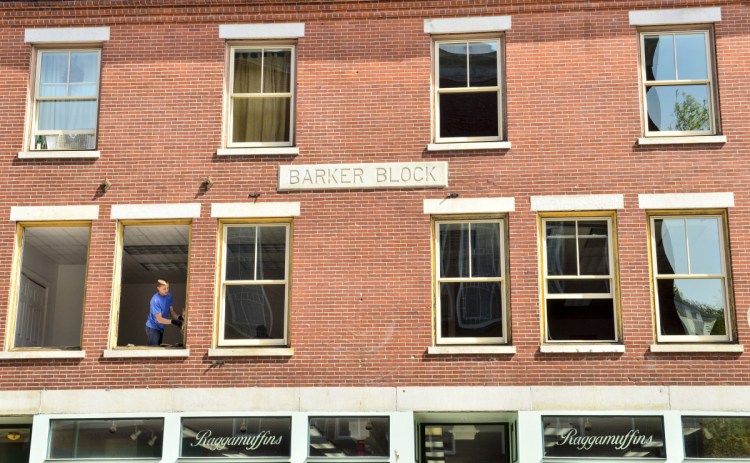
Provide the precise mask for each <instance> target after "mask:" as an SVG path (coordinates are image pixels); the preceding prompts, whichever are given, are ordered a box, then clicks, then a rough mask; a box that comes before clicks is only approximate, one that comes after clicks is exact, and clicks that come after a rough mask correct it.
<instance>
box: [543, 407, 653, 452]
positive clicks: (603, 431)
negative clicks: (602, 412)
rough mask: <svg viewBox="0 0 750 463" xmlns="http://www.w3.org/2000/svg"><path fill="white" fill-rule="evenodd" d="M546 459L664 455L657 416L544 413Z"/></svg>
mask: <svg viewBox="0 0 750 463" xmlns="http://www.w3.org/2000/svg"><path fill="white" fill-rule="evenodd" d="M542 425H543V429H544V456H545V458H558V457H560V458H571V457H574V458H651V459H653V458H666V457H667V452H666V449H665V447H664V420H663V418H662V417H660V416H544V417H542Z"/></svg>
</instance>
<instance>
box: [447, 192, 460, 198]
mask: <svg viewBox="0 0 750 463" xmlns="http://www.w3.org/2000/svg"><path fill="white" fill-rule="evenodd" d="M458 197H459V194H458V193H456V192H455V191H454V192H452V193H448V194H447V195H446V198H450V199H454V198H458Z"/></svg>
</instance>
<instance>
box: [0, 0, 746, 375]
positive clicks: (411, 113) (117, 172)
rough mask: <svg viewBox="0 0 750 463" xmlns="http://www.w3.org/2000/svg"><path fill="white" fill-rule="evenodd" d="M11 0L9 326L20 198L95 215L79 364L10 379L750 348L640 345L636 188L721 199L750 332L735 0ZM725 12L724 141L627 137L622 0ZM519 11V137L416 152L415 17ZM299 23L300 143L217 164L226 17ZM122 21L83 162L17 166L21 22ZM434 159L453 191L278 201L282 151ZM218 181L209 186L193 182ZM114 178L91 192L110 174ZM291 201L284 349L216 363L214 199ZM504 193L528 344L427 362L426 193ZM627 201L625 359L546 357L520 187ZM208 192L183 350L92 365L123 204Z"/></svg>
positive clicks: (352, 369) (708, 370)
mask: <svg viewBox="0 0 750 463" xmlns="http://www.w3.org/2000/svg"><path fill="white" fill-rule="evenodd" d="M201 3H202V2H197V1H188V0H185V1H181V2H177V1H175V2H156V3H154V2H142V1H121V2H106V4H105V5H100V4H99V2H92V1H89V2H12V3H3V4H2V5H0V76H2V77H1V78H0V94H2V98H1V99H0V115H1V121H0V163H1V164H0V166H1V167H0V169H2V170H1V172H2V174H3V175H2V178H3V179H4V182H3V188H2V195H1V196H0V262H2V263H3V264H2V265H0V340H1V341H4V340H5V332H6V326H7V310H8V301H9V282H10V281H11V265H10V263H11V261H12V258H13V252H14V237H15V224H14V223H11V222H9V221H8V217H9V210H10V207H11V206H26V205H81V204H98V205H100V217H101V220H97V221H95V222H94V224H93V227H92V241H91V257H90V260H89V266H88V282H89V285H88V288H87V291H86V307H85V313H84V342H83V347H84V349H85V351H86V358H85V359H84V360H54V361H50V360H15V361H10V360H2V361H0V388H2V389H6V390H11V389H40V388H47V389H50V388H61V389H68V388H105V387H111V388H128V387H145V386H149V387H214V386H216V387H219V386H227V385H230V384H231V385H243V386H334V385H343V386H394V385H457V384H466V385H525V384H533V385H552V384H555V385H569V384H602V385H604V384H606V385H627V384H696V385H710V384H750V354H741V355H740V354H696V353H691V354H688V353H683V354H664V353H658V354H657V353H650V352H649V345H650V344H652V343H653V342H654V328H653V322H652V309H651V299H650V294H649V269H648V258H647V253H648V251H647V236H646V222H647V220H646V214H645V211H643V210H641V209H639V208H638V202H637V195H638V194H639V193H681V192H716V191H729V192H734V195H735V202H736V207H734V208H731V210H730V211H729V232H730V238H731V241H730V246H731V257H732V272H733V275H734V300H735V303H736V304H735V305H736V307H737V320H736V325H737V331H738V334H739V342H740V343H746V342H747V340H748V338H749V337H750V327H749V326H748V319H747V315H746V312H747V309H748V307H750V285H748V281H749V279H750V254H749V253H748V251H747V246H746V244H747V242H748V240H749V239H750V226H749V225H748V223H749V222H750V220H749V219H750V217H748V212H749V211H750V201H749V199H748V193H750V188H749V187H748V180H749V179H750V175H748V173H749V172H750V169H749V167H750V165H749V164H750V163H749V161H748V156H747V154H748V148H749V147H750V139H749V138H748V137H749V136H750V122H749V120H748V118H747V114H748V113H749V112H750V104H749V103H748V102H750V87H748V85H747V74H748V63H750V32H748V31H750V28H749V27H748V24H750V9H749V7H748V5H747V3H746V2H739V1H724V2H710V1H670V2H667V1H656V0H654V1H637V2H636V1H632V2H627V1H623V2H574V1H559V2H555V1H548V2H533V1H512V2H511V1H499V2H483V1H460V2H455V1H453V2H448V1H430V2H410V1H402V2H369V1H361V2H351V3H348V2H300V3H297V4H289V3H287V2H282V1H277V2H255V4H252V3H251V4H248V2H240V1H228V0H227V1H214V2H203V3H206V4H207V6H201ZM715 5H720V6H722V17H723V20H722V22H720V23H719V24H718V25H717V26H716V49H717V61H718V63H717V64H718V74H719V90H720V99H721V119H722V125H723V133H724V134H725V135H726V136H727V138H728V142H727V143H726V144H725V145H710V146H707V145H691V146H680V145H666V146H653V147H648V146H637V145H636V139H637V138H638V137H639V135H640V124H641V122H640V113H639V99H638V92H639V87H638V38H637V34H636V29H635V28H634V27H631V26H630V25H629V24H628V14H627V12H628V10H631V9H647V8H664V7H671V6H676V7H692V6H715ZM479 14H485V15H512V20H513V26H512V29H511V30H510V31H508V32H507V34H506V60H505V67H506V71H507V78H506V85H507V133H508V138H509V140H510V141H511V143H512V149H510V150H507V151H466V152H444V153H426V152H425V146H426V145H427V144H428V143H429V142H430V53H431V41H430V37H429V36H428V35H426V34H424V32H423V20H424V19H426V18H438V17H464V16H476V15H479ZM250 22H304V23H305V27H306V29H305V36H304V37H303V38H301V39H300V40H299V46H298V68H297V69H298V70H297V73H298V78H297V83H298V87H297V88H298V93H297V101H298V104H297V112H296V121H297V130H296V140H297V146H298V147H299V150H300V155H299V156H296V157H293V156H258V157H254V156H244V157H243V156H241V157H231V158H224V157H222V158H217V157H216V155H215V152H216V149H217V148H220V147H221V136H222V101H223V85H224V72H225V44H224V42H223V41H222V40H221V39H219V37H218V24H229V23H250ZM100 25H108V26H110V27H111V39H110V40H109V41H108V42H106V44H105V45H104V47H103V54H102V63H103V70H102V85H101V100H100V101H101V104H100V117H99V149H100V150H101V158H99V159H96V160H54V159H45V160H21V159H18V158H17V153H18V151H21V150H22V147H23V136H24V135H23V134H24V125H25V118H26V98H27V92H28V87H29V65H30V52H31V47H30V45H28V44H25V43H24V42H23V34H24V29H25V28H29V27H64V26H100ZM413 161H447V162H448V164H449V182H450V186H449V188H447V189H428V190H403V191H400V190H384V191H374V190H365V191H362V190H352V191H327V192H290V193H277V192H276V184H277V171H278V166H279V165H285V164H316V163H348V162H413ZM208 175H210V176H211V177H212V178H213V179H214V182H215V183H214V186H213V188H211V189H210V190H209V191H207V192H203V191H201V189H200V183H201V181H202V180H203V179H204V178H205V177H206V176H208ZM105 177H107V178H109V179H110V180H111V181H112V185H113V186H112V188H111V190H109V191H108V192H107V193H106V194H104V195H97V194H96V190H97V187H98V185H99V183H100V182H101V181H102V180H103V179H104V178H105ZM256 191H257V192H261V193H262V195H261V197H260V198H259V201H299V202H300V203H301V205H302V214H301V216H300V217H299V218H297V219H295V221H294V237H293V240H294V244H293V259H292V261H293V266H292V272H293V275H292V278H293V290H292V301H291V322H290V327H291V344H292V346H293V347H294V356H293V357H291V358H270V357H245V358H228V359H226V364H225V365H224V366H222V367H215V368H210V366H211V364H210V360H211V359H208V358H206V351H207V349H208V348H209V347H210V346H211V340H212V337H213V329H214V328H213V326H214V304H215V283H216V277H215V269H216V261H215V253H216V246H217V231H218V225H217V221H216V220H215V219H212V218H210V217H209V210H210V207H209V205H210V204H211V203H216V202H240V201H247V200H248V194H249V193H251V192H256ZM447 191H451V192H458V193H460V194H461V197H462V198H472V197H493V196H504V197H515V199H516V212H513V213H511V214H510V216H509V242H510V246H509V257H510V291H511V317H512V326H511V330H510V332H511V337H512V342H513V344H514V345H515V346H516V347H517V350H518V353H517V354H516V355H514V356H503V355H463V356H450V355H448V356H427V355H426V352H425V351H426V348H427V347H428V346H430V345H431V344H432V313H431V310H432V309H431V272H430V260H431V257H430V218H429V216H427V215H425V214H423V212H422V201H423V199H425V198H442V197H444V196H445V194H446V192H447ZM588 193H591V194H623V195H625V209H624V210H621V211H619V212H618V216H617V225H618V229H617V234H618V238H619V249H618V253H619V264H620V277H621V282H620V283H621V292H622V298H621V299H622V320H623V333H624V343H625V348H626V351H625V353H624V354H542V353H540V352H539V345H540V340H541V333H540V301H539V293H538V288H539V283H538V244H537V229H536V215H535V213H532V212H530V211H529V197H530V196H533V195H552V194H588ZM173 202H200V203H202V204H203V205H204V206H203V209H202V217H201V218H200V219H197V220H195V221H194V222H193V227H192V242H191V256H190V282H189V284H190V288H189V291H190V292H189V295H188V300H189V304H190V325H189V327H188V332H187V333H188V334H187V345H188V347H189V348H190V357H189V358H187V359H103V358H102V357H101V356H102V352H103V350H104V349H106V348H107V345H108V341H107V336H108V332H109V323H110V320H109V316H110V310H111V309H110V305H111V301H112V294H111V291H112V290H111V288H112V274H113V270H114V268H113V267H114V253H115V237H116V223H115V221H112V220H109V211H110V207H109V206H111V205H113V204H130V203H173Z"/></svg>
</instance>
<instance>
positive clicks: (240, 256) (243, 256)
mask: <svg viewBox="0 0 750 463" xmlns="http://www.w3.org/2000/svg"><path fill="white" fill-rule="evenodd" d="M256 233H257V227H227V229H226V243H227V249H226V252H227V255H226V276H225V279H226V280H254V279H255V235H256Z"/></svg>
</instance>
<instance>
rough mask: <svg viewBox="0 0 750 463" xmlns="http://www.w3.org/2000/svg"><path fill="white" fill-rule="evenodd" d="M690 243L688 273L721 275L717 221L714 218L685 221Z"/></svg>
mask: <svg viewBox="0 0 750 463" xmlns="http://www.w3.org/2000/svg"><path fill="white" fill-rule="evenodd" d="M687 232H688V242H689V243H690V273H691V274H710V275H721V274H722V273H723V272H722V269H721V247H720V244H719V221H718V219H716V218H700V219H687Z"/></svg>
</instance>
